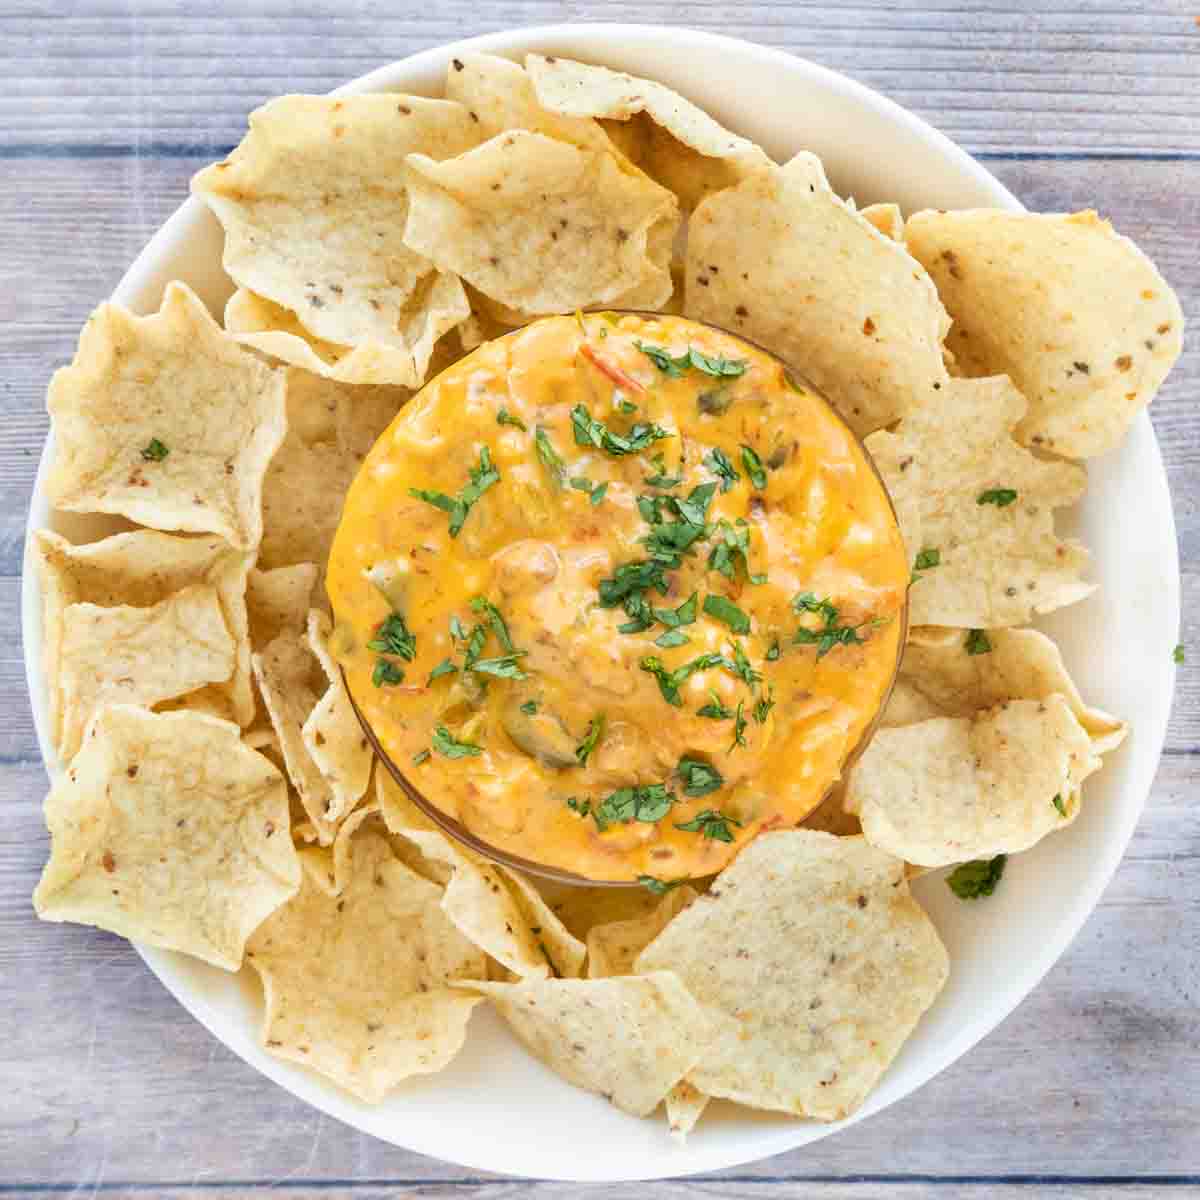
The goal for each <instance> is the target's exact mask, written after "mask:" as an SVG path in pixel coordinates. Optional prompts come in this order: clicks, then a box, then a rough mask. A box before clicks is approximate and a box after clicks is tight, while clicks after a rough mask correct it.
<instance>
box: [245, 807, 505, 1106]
mask: <svg viewBox="0 0 1200 1200" xmlns="http://www.w3.org/2000/svg"><path fill="white" fill-rule="evenodd" d="M306 854H308V855H314V856H321V855H327V854H328V852H327V851H322V850H313V851H308V852H306ZM353 856H354V863H353V869H352V870H351V871H350V872H349V875H348V880H347V883H346V886H345V887H344V888H343V889H342V890H341V891H340V892H338V893H337V894H336V895H331V894H330V893H329V892H328V891H327V890H326V889H325V888H323V887H322V886H320V885H319V884H317V883H316V882H314V878H313V876H314V873H315V872H316V871H317V870H319V869H320V868H319V867H318V866H317V865H316V863H315V860H314V859H312V858H307V859H306V861H305V863H304V872H303V881H302V883H301V887H300V891H299V894H298V895H297V896H296V897H295V899H293V900H292V901H290V902H289V903H288V904H287V905H285V906H284V907H283V908H281V909H280V910H279V911H278V912H277V913H275V914H274V916H272V917H271V918H270V919H269V920H268V921H266V922H265V923H264V924H263V925H262V926H261V928H259V929H258V930H257V932H256V933H255V934H254V936H253V938H251V939H250V943H249V945H248V946H247V947H246V959H247V961H248V962H249V963H250V965H251V966H253V967H254V969H255V970H256V971H257V972H258V974H259V975H260V976H261V978H262V982H263V992H264V995H265V999H266V1012H265V1015H264V1017H263V1029H262V1040H263V1044H264V1045H265V1046H266V1048H267V1049H268V1050H269V1051H270V1052H271V1053H272V1054H275V1055H278V1056H279V1057H280V1058H287V1059H291V1060H292V1061H294V1062H301V1063H304V1064H305V1065H306V1066H309V1067H312V1069H313V1070H315V1071H319V1072H320V1073H321V1074H322V1075H326V1076H328V1077H329V1078H330V1079H332V1080H334V1082H335V1083H337V1084H338V1085H339V1086H341V1087H344V1088H345V1089H346V1090H347V1091H349V1092H352V1093H353V1094H354V1095H355V1096H357V1097H359V1099H361V1100H365V1101H366V1102H367V1103H378V1102H379V1101H381V1100H382V1099H383V1098H384V1097H385V1096H386V1095H387V1093H388V1092H389V1091H391V1090H392V1089H393V1088H394V1087H395V1086H396V1085H397V1084H398V1083H400V1082H401V1081H402V1080H404V1079H407V1078H409V1077H410V1076H413V1075H428V1074H430V1073H431V1072H434V1071H440V1070H441V1069H442V1068H443V1067H444V1066H446V1064H447V1063H448V1062H449V1061H450V1060H451V1059H452V1058H453V1057H454V1056H455V1055H456V1054H457V1053H458V1051H459V1050H460V1049H461V1047H462V1044H463V1040H464V1039H465V1037H466V1029H467V1021H468V1019H469V1018H470V1015H471V1009H472V1008H474V1007H475V1005H476V1004H477V1003H478V997H476V996H473V995H471V994H470V993H469V992H465V991H459V990H456V989H453V988H451V987H449V986H448V985H449V984H450V983H451V982H453V981H455V980H462V979H474V978H478V977H480V976H482V974H483V970H484V961H483V954H482V953H481V952H480V951H479V950H477V949H476V948H475V947H474V946H472V945H471V943H470V942H468V941H467V940H466V939H465V938H463V937H462V936H461V935H460V934H459V933H458V931H457V930H456V929H455V928H454V926H453V925H451V924H450V922H449V921H448V920H447V919H446V918H445V916H444V915H443V914H442V910H441V908H440V907H439V904H438V901H439V899H440V896H441V889H440V888H439V887H438V886H437V884H434V883H430V882H429V880H427V879H422V878H421V877H420V876H419V875H417V874H415V873H414V872H413V871H411V870H409V868H408V867H406V866H405V865H404V864H403V863H402V862H400V861H399V860H398V859H397V858H396V857H395V855H394V854H393V853H392V849H391V847H390V846H389V845H388V842H387V839H386V838H385V837H383V836H381V835H380V834H378V833H375V832H372V831H370V830H369V829H363V830H362V831H360V832H359V833H358V835H357V836H356V837H355V839H354V844H353Z"/></svg>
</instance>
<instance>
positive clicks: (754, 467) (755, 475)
mask: <svg viewBox="0 0 1200 1200" xmlns="http://www.w3.org/2000/svg"><path fill="white" fill-rule="evenodd" d="M742 466H743V467H744V468H745V469H746V474H747V475H748V476H749V477H750V482H751V483H752V484H754V486H755V487H756V488H758V490H759V491H760V492H761V491H764V490H765V489H766V486H767V472H766V470H765V469H764V468H763V464H762V459H761V458H759V457H758V455H757V453H755V451H754V448H753V447H752V446H746V445H743V446H742Z"/></svg>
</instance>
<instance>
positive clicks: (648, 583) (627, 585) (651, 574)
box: [597, 561, 669, 608]
mask: <svg viewBox="0 0 1200 1200" xmlns="http://www.w3.org/2000/svg"><path fill="white" fill-rule="evenodd" d="M651 589H653V590H654V591H656V592H658V593H659V595H662V596H665V595H666V594H667V592H668V590H669V588H668V584H667V577H666V573H665V571H664V569H663V565H662V563H659V562H645V561H643V562H630V563H622V564H621V566H619V567H618V568H617V569H616V571H614V572H613V577H612V578H611V579H602V580H600V584H599V586H598V588H597V590H598V591H599V593H600V607H601V608H616V607H617V605H618V604H620V603H621V602H622V601H623V600H624V599H625V598H626V597H627V596H631V595H633V594H634V593H635V592H645V591H650V590H651Z"/></svg>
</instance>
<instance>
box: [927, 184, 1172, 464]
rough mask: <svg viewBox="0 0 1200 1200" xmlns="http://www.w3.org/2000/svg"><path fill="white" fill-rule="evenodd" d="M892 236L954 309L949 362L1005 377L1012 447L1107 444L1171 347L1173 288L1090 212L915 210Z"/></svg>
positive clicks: (1160, 376) (1155, 381) (1083, 451)
mask: <svg viewBox="0 0 1200 1200" xmlns="http://www.w3.org/2000/svg"><path fill="white" fill-rule="evenodd" d="M904 236H905V240H906V243H907V245H908V249H909V251H910V252H911V253H912V254H913V255H914V256H915V257H916V258H917V259H919V260H920V261H921V263H922V264H924V266H925V269H926V270H927V271H928V272H929V273H930V274H931V275H932V276H933V278H934V281H935V282H936V284H937V288H938V292H939V294H940V295H941V297H942V302H943V303H944V304H945V306H946V308H947V309H948V310H949V312H950V315H951V317H953V318H954V325H953V327H952V328H951V330H950V335H949V337H948V338H947V344H948V345H949V347H950V348H951V350H953V352H954V355H955V359H956V361H957V370H958V372H959V373H960V374H963V375H969V376H981V375H1008V376H1009V377H1010V378H1011V379H1012V381H1013V383H1015V384H1016V385H1017V387H1018V388H1020V389H1021V391H1022V392H1023V393H1024V394H1025V396H1026V397H1028V400H1029V410H1028V412H1026V413H1025V415H1024V416H1023V417H1022V419H1021V421H1020V423H1019V424H1018V425H1017V428H1016V437H1017V440H1018V441H1019V442H1020V443H1021V444H1022V445H1024V446H1036V447H1038V448H1039V449H1041V450H1049V451H1052V452H1053V453H1055V454H1061V455H1065V456H1067V457H1069V458H1088V457H1090V456H1092V455H1095V454H1103V453H1105V452H1106V451H1108V450H1111V449H1113V447H1114V446H1117V445H1118V444H1119V443H1120V442H1121V440H1122V439H1123V438H1124V436H1125V434H1126V432H1127V431H1128V429H1129V426H1130V423H1131V422H1132V421H1133V419H1134V417H1136V416H1137V414H1138V413H1139V412H1140V411H1141V410H1142V409H1143V408H1144V407H1145V406H1146V405H1147V404H1149V403H1150V401H1151V400H1152V399H1153V398H1154V394H1155V393H1156V392H1157V391H1158V389H1159V387H1160V386H1161V385H1162V382H1163V380H1164V379H1165V378H1166V375H1167V372H1168V371H1170V369H1171V367H1172V366H1173V365H1174V363H1175V360H1176V359H1177V358H1178V357H1179V352H1180V350H1181V348H1182V346H1183V311H1182V309H1181V308H1180V306H1179V300H1178V298H1177V297H1176V295H1175V293H1174V292H1173V291H1172V290H1171V288H1170V287H1169V286H1168V285H1167V283H1166V281H1165V280H1164V279H1163V277H1162V276H1161V275H1160V274H1159V272H1158V269H1157V268H1156V267H1155V266H1154V264H1153V263H1152V262H1151V261H1150V260H1149V259H1148V258H1147V257H1146V256H1145V255H1144V254H1143V253H1142V252H1141V250H1139V249H1138V248H1137V246H1135V245H1134V244H1133V242H1131V241H1130V240H1129V239H1128V238H1126V237H1121V236H1120V235H1119V234H1118V233H1117V232H1116V231H1115V230H1114V229H1113V227H1112V225H1110V224H1109V223H1108V222H1107V221H1103V220H1101V219H1100V218H1099V217H1098V216H1097V215H1096V214H1095V213H1094V212H1090V211H1088V212H1079V213H1073V214H1071V215H1069V216H1068V215H1064V214H1043V213H1015V212H1003V211H1001V210H999V209H986V208H980V209H969V210H966V211H962V212H933V211H928V212H920V213H916V214H914V215H913V216H912V217H910V218H909V219H908V223H907V225H906V226H905V228H904Z"/></svg>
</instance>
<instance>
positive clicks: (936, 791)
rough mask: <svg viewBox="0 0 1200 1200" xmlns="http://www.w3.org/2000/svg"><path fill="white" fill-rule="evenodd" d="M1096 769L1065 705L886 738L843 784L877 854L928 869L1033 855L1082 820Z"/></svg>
mask: <svg viewBox="0 0 1200 1200" xmlns="http://www.w3.org/2000/svg"><path fill="white" fill-rule="evenodd" d="M1099 766H1100V759H1099V757H1098V756H1097V755H1096V753H1095V751H1094V748H1093V746H1092V743H1091V740H1090V739H1089V738H1088V735H1087V731H1086V730H1085V729H1084V728H1083V727H1082V726H1081V725H1080V724H1079V722H1078V721H1077V720H1076V719H1075V715H1074V713H1072V712H1071V706H1070V705H1069V704H1068V703H1067V701H1066V698H1065V697H1063V696H1057V695H1055V696H1048V697H1047V698H1046V699H1045V700H1012V701H1009V702H1008V703H1005V704H1001V705H998V706H997V707H996V708H994V709H990V710H984V711H981V712H979V713H977V714H976V715H975V716H974V718H968V717H935V718H933V719H931V720H928V721H921V722H919V723H918V724H916V725H905V726H897V727H893V728H890V729H881V730H879V731H878V732H877V733H876V734H875V737H874V738H873V739H872V740H871V743H870V745H869V746H867V748H866V750H865V751H863V754H862V757H861V758H860V759H859V760H858V762H857V763H856V764H855V765H854V767H853V768H852V770H851V772H850V777H849V781H848V783H847V785H846V807H847V808H848V809H850V810H851V811H852V812H857V813H858V815H859V819H860V820H861V821H862V826H863V834H864V836H865V837H866V838H867V840H868V841H869V842H871V844H872V845H875V846H878V847H879V848H880V849H881V850H884V851H886V852H887V853H889V854H894V855H896V856H898V857H901V858H904V859H907V860H908V861H909V862H912V863H916V864H918V865H919V866H924V867H941V866H946V865H947V864H949V863H956V862H963V861H965V860H967V859H973V858H990V857H992V856H993V855H996V854H1013V853H1016V852H1017V851H1020V850H1027V849H1028V848H1029V847H1030V846H1032V845H1034V844H1035V843H1036V842H1039V841H1041V839H1042V838H1043V837H1045V836H1046V834H1048V833H1053V832H1054V831H1055V830H1057V829H1061V828H1063V827H1064V826H1066V825H1068V824H1070V822H1071V821H1073V820H1074V819H1075V817H1076V816H1077V815H1078V812H1079V787H1080V785H1081V784H1082V782H1083V780H1084V779H1086V778H1087V776H1088V775H1090V774H1091V773H1092V772H1093V771H1095V770H1097V769H1098V768H1099Z"/></svg>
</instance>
